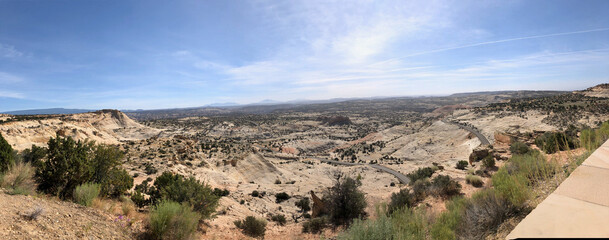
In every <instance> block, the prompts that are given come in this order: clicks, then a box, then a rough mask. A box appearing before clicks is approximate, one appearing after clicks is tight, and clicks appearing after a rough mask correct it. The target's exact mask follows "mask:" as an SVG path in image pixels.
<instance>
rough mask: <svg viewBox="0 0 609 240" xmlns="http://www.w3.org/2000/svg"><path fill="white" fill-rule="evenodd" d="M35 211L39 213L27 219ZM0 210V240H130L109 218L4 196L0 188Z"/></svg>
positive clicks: (47, 202)
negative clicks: (39, 211)
mask: <svg viewBox="0 0 609 240" xmlns="http://www.w3.org/2000/svg"><path fill="white" fill-rule="evenodd" d="M37 208H40V209H42V213H41V214H40V215H39V216H38V217H37V218H36V219H30V218H28V216H27V215H28V214H30V213H32V212H33V211H35V209H37ZM0 209H2V211H0V239H133V238H132V235H131V233H129V231H128V230H127V228H126V227H124V226H122V225H121V224H123V223H121V222H120V221H116V222H115V221H114V219H113V216H112V215H110V214H107V213H104V212H102V211H100V210H96V209H93V208H87V207H83V206H80V205H77V204H75V203H71V202H64V201H59V200H52V199H45V198H38V197H33V196H23V195H8V194H6V193H4V192H3V191H2V190H1V189H0Z"/></svg>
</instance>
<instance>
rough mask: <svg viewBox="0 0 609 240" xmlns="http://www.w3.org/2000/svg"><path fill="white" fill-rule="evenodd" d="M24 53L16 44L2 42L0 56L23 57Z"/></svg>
mask: <svg viewBox="0 0 609 240" xmlns="http://www.w3.org/2000/svg"><path fill="white" fill-rule="evenodd" d="M23 55H24V54H23V53H22V52H20V51H18V50H17V49H16V48H15V46H11V45H7V44H2V43H0V56H1V57H5V58H16V57H21V56H23Z"/></svg>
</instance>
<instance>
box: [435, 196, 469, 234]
mask: <svg viewBox="0 0 609 240" xmlns="http://www.w3.org/2000/svg"><path fill="white" fill-rule="evenodd" d="M468 202H469V200H468V199H465V198H462V197H455V198H453V199H452V200H450V201H447V202H446V203H445V205H446V211H444V212H442V213H441V214H440V216H438V218H437V219H436V221H435V222H434V223H433V224H432V225H431V229H430V234H431V238H432V239H434V240H436V239H437V240H454V239H457V233H456V231H457V228H458V227H459V225H460V224H461V222H462V218H463V213H464V212H465V206H466V204H467V203H468Z"/></svg>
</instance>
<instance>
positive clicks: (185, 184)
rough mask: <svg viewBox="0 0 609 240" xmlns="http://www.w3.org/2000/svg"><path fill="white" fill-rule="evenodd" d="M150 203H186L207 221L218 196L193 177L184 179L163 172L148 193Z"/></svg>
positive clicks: (180, 176) (215, 205) (214, 208)
mask: <svg viewBox="0 0 609 240" xmlns="http://www.w3.org/2000/svg"><path fill="white" fill-rule="evenodd" d="M149 195H150V200H151V202H152V203H155V204H156V203H159V202H160V201H161V200H163V199H167V200H171V201H174V202H179V203H187V204H189V205H190V206H191V207H193V209H194V210H195V211H196V212H198V213H200V214H201V216H202V218H203V219H207V218H209V217H210V216H211V214H212V213H213V212H214V211H215V210H216V207H217V206H218V200H219V199H220V197H219V196H216V195H215V194H213V191H212V189H211V188H210V187H209V186H208V185H207V184H205V183H201V182H199V181H198V180H196V179H195V178H194V177H189V178H185V177H184V176H182V175H179V174H173V173H170V172H164V173H163V174H161V175H160V176H159V177H157V178H156V180H155V181H154V187H153V188H151V189H150V191H149Z"/></svg>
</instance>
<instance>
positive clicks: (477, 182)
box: [465, 175, 484, 188]
mask: <svg viewBox="0 0 609 240" xmlns="http://www.w3.org/2000/svg"><path fill="white" fill-rule="evenodd" d="M465 182H466V183H468V184H470V185H472V186H474V187H477V188H479V187H482V186H484V181H482V178H481V177H478V176H474V175H467V176H465Z"/></svg>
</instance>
